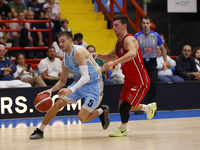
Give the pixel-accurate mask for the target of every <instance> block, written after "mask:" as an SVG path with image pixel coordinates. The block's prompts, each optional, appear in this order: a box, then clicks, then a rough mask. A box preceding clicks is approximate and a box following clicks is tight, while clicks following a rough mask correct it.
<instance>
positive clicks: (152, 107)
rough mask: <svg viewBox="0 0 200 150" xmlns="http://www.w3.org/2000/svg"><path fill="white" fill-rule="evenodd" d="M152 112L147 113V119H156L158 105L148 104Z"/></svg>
mask: <svg viewBox="0 0 200 150" xmlns="http://www.w3.org/2000/svg"><path fill="white" fill-rule="evenodd" d="M148 106H149V109H150V111H148V112H146V114H147V119H152V118H153V117H154V114H155V111H156V110H157V106H156V103H155V102H154V103H150V104H148Z"/></svg>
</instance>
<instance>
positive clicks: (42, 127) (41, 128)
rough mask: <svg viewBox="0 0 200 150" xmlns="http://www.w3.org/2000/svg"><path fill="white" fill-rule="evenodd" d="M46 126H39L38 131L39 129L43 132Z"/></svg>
mask: <svg viewBox="0 0 200 150" xmlns="http://www.w3.org/2000/svg"><path fill="white" fill-rule="evenodd" d="M46 126H47V125H45V124H43V123H41V125H40V127H39V129H40V130H41V131H44V128H46Z"/></svg>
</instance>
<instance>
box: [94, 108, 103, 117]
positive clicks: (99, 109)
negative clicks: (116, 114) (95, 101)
mask: <svg viewBox="0 0 200 150" xmlns="http://www.w3.org/2000/svg"><path fill="white" fill-rule="evenodd" d="M96 110H97V111H98V112H99V116H100V115H101V114H103V109H102V108H98V109H96Z"/></svg>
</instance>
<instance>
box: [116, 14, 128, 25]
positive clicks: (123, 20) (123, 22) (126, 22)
mask: <svg viewBox="0 0 200 150" xmlns="http://www.w3.org/2000/svg"><path fill="white" fill-rule="evenodd" d="M115 20H120V22H121V23H122V24H127V26H128V25H129V19H128V17H126V16H124V15H122V14H118V15H116V16H114V17H113V21H115Z"/></svg>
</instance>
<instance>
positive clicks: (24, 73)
mask: <svg viewBox="0 0 200 150" xmlns="http://www.w3.org/2000/svg"><path fill="white" fill-rule="evenodd" d="M15 61H16V65H17V71H16V72H15V73H14V77H15V79H19V80H21V81H23V82H26V83H30V84H31V85H32V86H47V85H46V84H45V83H44V81H43V80H42V78H41V77H39V76H35V73H34V71H33V69H32V68H31V66H30V65H26V64H25V59H24V55H23V54H22V53H17V55H16V60H15Z"/></svg>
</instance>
